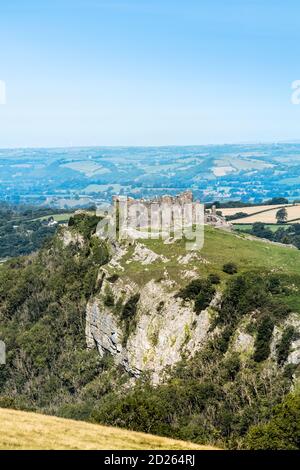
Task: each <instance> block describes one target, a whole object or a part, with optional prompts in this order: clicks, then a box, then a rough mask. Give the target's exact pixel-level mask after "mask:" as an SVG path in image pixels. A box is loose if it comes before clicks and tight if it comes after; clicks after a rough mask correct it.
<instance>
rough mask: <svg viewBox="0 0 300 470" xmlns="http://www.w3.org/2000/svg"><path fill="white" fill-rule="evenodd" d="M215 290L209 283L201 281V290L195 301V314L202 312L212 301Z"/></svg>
mask: <svg viewBox="0 0 300 470" xmlns="http://www.w3.org/2000/svg"><path fill="white" fill-rule="evenodd" d="M215 291H216V290H215V288H214V287H213V286H212V284H211V283H210V282H209V281H203V282H202V283H201V290H200V292H199V294H197V297H196V299H195V306H194V309H195V312H196V313H200V312H201V311H202V310H204V309H206V308H207V307H208V306H209V304H210V302H211V301H212V299H213V296H214V294H215Z"/></svg>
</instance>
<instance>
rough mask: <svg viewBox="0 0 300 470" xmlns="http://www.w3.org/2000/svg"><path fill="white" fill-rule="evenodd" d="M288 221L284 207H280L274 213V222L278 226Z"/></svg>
mask: <svg viewBox="0 0 300 470" xmlns="http://www.w3.org/2000/svg"><path fill="white" fill-rule="evenodd" d="M287 219H288V213H287V210H286V208H285V207H282V208H281V209H279V210H278V211H277V212H276V220H277V223H278V224H285V223H286V222H287Z"/></svg>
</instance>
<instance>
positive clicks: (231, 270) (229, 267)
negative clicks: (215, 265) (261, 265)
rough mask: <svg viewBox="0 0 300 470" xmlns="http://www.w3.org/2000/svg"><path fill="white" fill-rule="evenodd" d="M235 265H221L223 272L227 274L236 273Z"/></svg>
mask: <svg viewBox="0 0 300 470" xmlns="http://www.w3.org/2000/svg"><path fill="white" fill-rule="evenodd" d="M237 271H238V269H237V265H236V264H235V263H226V264H224V265H223V272H224V273H227V274H235V273H237Z"/></svg>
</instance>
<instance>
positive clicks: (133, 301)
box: [121, 293, 140, 346]
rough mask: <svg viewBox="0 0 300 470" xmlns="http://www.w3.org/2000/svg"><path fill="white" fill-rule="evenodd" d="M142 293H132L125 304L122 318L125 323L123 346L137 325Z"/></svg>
mask: <svg viewBox="0 0 300 470" xmlns="http://www.w3.org/2000/svg"><path fill="white" fill-rule="evenodd" d="M139 300H140V294H139V293H136V294H134V295H132V296H131V297H130V298H129V299H128V300H127V302H126V303H125V304H124V306H123V308H122V311H121V320H122V322H123V324H124V335H123V346H126V343H127V340H128V338H129V335H130V333H132V332H133V331H134V329H135V326H136V313H137V308H138V302H139Z"/></svg>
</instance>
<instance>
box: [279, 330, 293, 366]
mask: <svg viewBox="0 0 300 470" xmlns="http://www.w3.org/2000/svg"><path fill="white" fill-rule="evenodd" d="M294 337H295V328H294V327H293V326H288V327H287V328H286V329H285V330H284V332H283V334H282V337H281V340H280V342H279V343H278V344H277V346H276V356H277V362H278V364H279V365H282V364H284V363H285V361H286V360H287V358H288V355H289V352H290V347H291V343H292V341H293V339H294Z"/></svg>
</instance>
